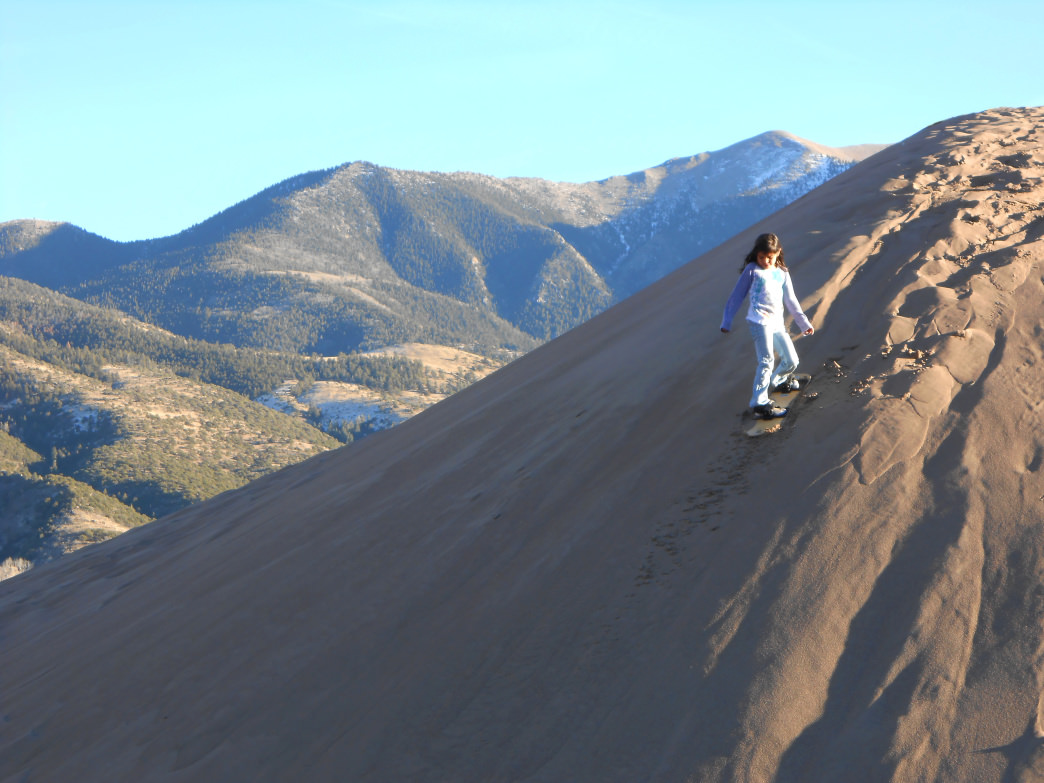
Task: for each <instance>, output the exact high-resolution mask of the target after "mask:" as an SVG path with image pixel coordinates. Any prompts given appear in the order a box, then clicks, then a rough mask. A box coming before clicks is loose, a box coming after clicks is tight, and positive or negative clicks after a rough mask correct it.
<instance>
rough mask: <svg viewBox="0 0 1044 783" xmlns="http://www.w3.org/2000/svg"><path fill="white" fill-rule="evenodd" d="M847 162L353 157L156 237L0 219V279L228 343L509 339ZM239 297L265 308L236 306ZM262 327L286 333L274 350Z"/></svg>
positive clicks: (574, 311)
mask: <svg viewBox="0 0 1044 783" xmlns="http://www.w3.org/2000/svg"><path fill="white" fill-rule="evenodd" d="M867 151H869V150H867V149H861V150H860V151H859V154H863V153H865V152H867ZM853 161H854V157H853V155H852V153H851V152H846V151H844V150H829V149H828V148H823V147H819V146H818V145H817V146H816V148H815V149H812V148H810V147H809V146H808V143H806V142H804V141H803V140H799V139H797V137H793V136H790V135H788V134H782V133H780V132H769V133H765V134H761V135H760V136H756V137H753V138H752V139H748V140H746V141H743V142H739V143H737V144H734V145H731V146H730V147H727V148H725V149H724V150H720V151H717V152H714V153H702V154H701V155H698V156H691V157H689V158H678V159H673V160H672V161H667V162H665V163H663V164H661V165H659V166H656V167H653V168H650V169H646V170H644V171H642V172H634V173H632V174H630V175H625V176H619V177H610V178H607V179H605V180H602V181H599V182H593V183H581V184H571V183H554V182H550V181H548V180H538V179H526V178H508V179H497V178H494V177H490V176H487V175H481V174H474V173H460V172H458V173H450V174H443V173H433V172H411V171H400V170H396V169H387V168H383V167H380V166H375V165H373V164H370V163H364V162H356V163H349V164H345V165H343V166H339V167H336V168H333V169H327V170H324V171H319V172H310V173H307V174H302V175H298V176H296V177H291V178H289V179H287V180H284V181H283V182H280V183H277V184H276V185H273V186H272V187H270V188H267V189H265V190H263V191H261V192H260V193H258V194H256V195H255V196H252V197H250V198H248V199H246V200H244V201H242V202H239V203H238V204H236V205H233V206H232V207H229V208H228V209H226V210H223V211H222V212H220V213H218V214H217V215H215V216H213V217H211V218H209V219H207V220H205V221H203V222H201V223H199V224H197V225H196V226H193V227H191V228H189V229H186V230H185V231H183V232H180V233H179V234H175V235H173V236H171V237H166V238H160V239H153V240H143V241H137V242H132V243H124V244H116V243H111V244H107V243H108V241H107V240H104V239H102V238H100V237H96V236H94V235H90V234H88V233H87V232H84V231H83V230H82V229H76V228H75V227H69V226H68V225H65V224H57V227H56V225H55V224H41V223H38V222H31V223H28V224H26V225H20V224H17V223H8V224H4V225H3V226H0V273H3V274H8V275H13V276H17V277H23V278H24V279H27V280H30V281H32V282H35V283H38V284H41V285H46V286H48V287H52V288H56V289H57V290H60V291H61V292H62V293H66V294H69V295H72V296H77V297H79V298H83V299H85V300H87V301H92V302H94V303H102V304H108V305H110V306H113V307H117V308H119V309H123V310H126V311H128V312H129V313H131V314H132V315H135V316H136V317H139V318H142V319H144V320H151V321H155V322H156V323H158V324H160V325H163V326H165V327H166V328H168V329H171V330H172V331H176V332H178V333H181V334H185V335H186V336H191V337H196V338H200V339H218V340H223V341H229V342H234V343H235V344H237V345H241V346H244V345H256V346H258V347H269V348H273V347H280V348H288V347H290V343H288V342H286V341H287V340H289V341H292V343H293V346H294V347H295V348H296V349H297V350H301V351H320V352H328V353H337V352H338V351H341V350H344V351H349V350H367V349H372V348H376V347H381V346H385V345H389V344H394V343H398V342H410V341H422V342H423V341H427V342H438V343H441V344H445V345H460V344H467V345H470V346H473V347H476V348H478V349H480V350H500V349H504V348H507V349H509V350H518V349H523V350H524V349H528V348H531V347H533V346H534V345H536V344H538V343H539V342H540V341H542V340H546V339H548V338H549V337H552V336H554V335H557V334H560V333H561V332H562V331H564V330H566V329H568V328H571V327H573V326H575V325H576V324H578V323H581V322H582V321H583V320H585V319H587V318H589V317H590V316H591V315H593V314H595V313H597V312H600V311H601V310H603V309H604V308H605V307H607V306H609V305H610V304H611V303H612V302H614V301H618V300H620V299H623V298H625V297H626V296H628V295H630V294H631V293H633V292H634V291H635V290H638V289H639V288H641V287H643V286H644V285H647V284H648V283H649V282H651V281H652V280H654V279H656V278H658V277H659V276H661V275H662V274H664V273H665V272H666V271H669V270H670V269H671V268H673V267H675V266H677V265H678V264H680V263H682V262H683V261H686V260H689V259H690V258H692V257H694V256H695V255H698V254H699V253H700V252H702V251H703V250H705V249H709V246H712V245H713V244H717V243H718V242H720V241H722V240H724V239H725V238H727V237H728V236H731V234H732V233H735V230H737V229H738V228H739V227H742V226H743V225H746V224H747V223H749V222H750V221H751V220H752V219H754V218H755V217H758V216H761V215H763V214H767V213H768V212H769V211H772V210H773V209H775V208H778V206H780V205H782V203H785V202H786V201H788V200H793V199H794V198H796V197H798V196H800V195H801V194H802V193H804V192H807V190H809V189H810V188H812V187H815V186H816V185H818V184H821V182H823V181H825V180H826V179H828V178H829V177H830V176H834V175H836V174H837V173H838V172H840V171H842V170H844V169H845V168H847V167H848V166H849V165H851V163H852V162H853ZM759 172H760V173H759ZM47 225H50V226H51V227H52V231H51V235H53V236H50V235H48V234H46V233H44V230H43V229H44V227H45V226H47ZM34 243H35V244H34ZM301 275H304V277H302V276H301ZM309 275H322V276H325V277H324V278H323V279H322V280H321V281H320V280H317V279H316V278H308V277H307V276H309ZM203 287H205V289H206V292H204V291H203V290H200V289H201V288H203ZM258 299H262V300H268V301H267V302H264V306H265V307H267V308H268V309H267V310H265V309H258V308H257V307H252V306H250V305H249V303H252V302H255V301H257V300H258ZM304 311H309V312H308V314H307V315H305V316H301V315H300V313H301V312H304ZM266 321H267V322H268V323H267V324H266V323H265V322H266ZM320 324H322V325H320ZM276 331H279V332H282V333H284V334H290V335H294V336H291V337H288V338H284V343H283V344H282V345H279V346H277V345H276V344H275V340H276V338H275V337H274V335H273V333H274V332H276Z"/></svg>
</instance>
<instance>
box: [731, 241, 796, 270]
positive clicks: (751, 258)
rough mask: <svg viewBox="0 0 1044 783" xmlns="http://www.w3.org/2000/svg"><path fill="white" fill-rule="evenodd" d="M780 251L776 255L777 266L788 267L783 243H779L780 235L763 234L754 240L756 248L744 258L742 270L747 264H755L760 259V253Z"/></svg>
mask: <svg viewBox="0 0 1044 783" xmlns="http://www.w3.org/2000/svg"><path fill="white" fill-rule="evenodd" d="M777 250H778V251H779V255H778V256H776V266H778V267H779V268H780V269H786V268H787V265H786V264H785V263H784V261H783V245H781V244H780V243H779V237H777V236H776V235H775V234H761V235H760V236H759V237H758V238H757V239H755V240H754V248H753V249H752V250H751V251H750V252H749V253H747V257H746V258H745V259H744V260H743V266H742V267H740V271H741V272H742V271H743V270H744V269H746V268H747V264H755V263H757V261H758V253H775V252H776V251H777Z"/></svg>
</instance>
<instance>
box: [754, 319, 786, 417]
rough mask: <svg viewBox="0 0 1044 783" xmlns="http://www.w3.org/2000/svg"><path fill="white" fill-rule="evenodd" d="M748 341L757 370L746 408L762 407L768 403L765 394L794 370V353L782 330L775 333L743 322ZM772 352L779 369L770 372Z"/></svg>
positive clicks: (784, 328)
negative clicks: (756, 361)
mask: <svg viewBox="0 0 1044 783" xmlns="http://www.w3.org/2000/svg"><path fill="white" fill-rule="evenodd" d="M747 325H748V326H749V327H750V334H751V337H753V338H754V351H755V352H756V353H757V355H758V368H757V370H756V371H755V373H754V391H753V393H752V395H751V398H750V407H752V408H753V407H754V406H756V405H766V404H767V403H768V402H769V396H768V393H769V390H770V389H772V388H774V387H775V386H777V385H779V384H781V383H783V381H785V380H786V379H787V378H789V377H790V376H791V375H792V374H793V372H794V370H796V369H797V366H798V355H797V351H795V350H794V343H792V342H791V341H790V335H788V334H787V332H786V327H783V328H782V329H779V328H777V327H773V326H766V325H765V324H756V323H754V322H753V321H747ZM773 349H775V352H776V353H777V354H779V366H778V367H776V368H775V372H773V368H772V365H773V364H774V363H775V357H774V356H773V355H772V352H773Z"/></svg>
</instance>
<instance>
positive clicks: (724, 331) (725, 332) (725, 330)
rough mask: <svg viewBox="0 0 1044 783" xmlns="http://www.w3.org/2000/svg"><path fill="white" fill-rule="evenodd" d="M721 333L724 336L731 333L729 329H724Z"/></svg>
mask: <svg viewBox="0 0 1044 783" xmlns="http://www.w3.org/2000/svg"><path fill="white" fill-rule="evenodd" d="M721 333H722V334H728V333H729V330H728V329H724V328H723V329H722V330H721Z"/></svg>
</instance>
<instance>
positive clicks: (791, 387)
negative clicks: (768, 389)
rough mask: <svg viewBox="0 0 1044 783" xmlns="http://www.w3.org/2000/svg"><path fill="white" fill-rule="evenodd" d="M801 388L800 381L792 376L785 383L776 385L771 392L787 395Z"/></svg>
mask: <svg viewBox="0 0 1044 783" xmlns="http://www.w3.org/2000/svg"><path fill="white" fill-rule="evenodd" d="M800 388H801V381H799V380H798V379H797V378H795V377H794V376H790V377H789V378H787V379H786V380H785V381H783V382H782V383H780V384H777V385H776V388H774V389H773V390H772V391H774V392H779V393H781V394H788V393H790V392H796V391H798V390H799V389H800Z"/></svg>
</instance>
